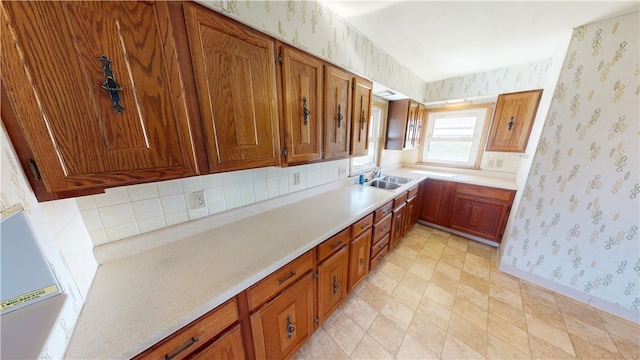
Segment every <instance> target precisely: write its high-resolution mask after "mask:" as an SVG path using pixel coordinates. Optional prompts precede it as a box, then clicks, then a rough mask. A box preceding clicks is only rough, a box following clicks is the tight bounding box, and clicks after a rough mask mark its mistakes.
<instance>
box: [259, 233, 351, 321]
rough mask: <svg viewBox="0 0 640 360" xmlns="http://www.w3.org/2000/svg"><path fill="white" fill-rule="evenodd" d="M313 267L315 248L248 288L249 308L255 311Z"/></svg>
mask: <svg viewBox="0 0 640 360" xmlns="http://www.w3.org/2000/svg"><path fill="white" fill-rule="evenodd" d="M347 243H348V241H347ZM312 268H313V250H311V251H309V252H307V253H306V254H304V255H302V256H300V257H298V258H297V259H295V260H293V261H292V262H290V263H288V264H287V265H285V266H283V267H281V268H280V269H279V270H277V271H276V272H274V273H273V274H271V275H269V276H267V277H266V278H264V279H262V280H261V281H260V282H259V283H257V284H255V285H253V286H252V287H250V288H249V289H248V290H247V299H248V301H249V308H250V309H251V310H252V311H253V310H255V309H256V308H257V307H258V306H260V305H262V304H263V303H264V302H266V301H267V300H269V299H271V298H272V297H274V296H275V295H276V294H278V293H280V292H281V291H282V290H284V289H285V288H286V287H287V286H289V284H292V283H294V282H295V281H296V280H297V279H298V278H300V277H301V276H303V275H304V274H306V273H307V271H309V270H311V269H312Z"/></svg>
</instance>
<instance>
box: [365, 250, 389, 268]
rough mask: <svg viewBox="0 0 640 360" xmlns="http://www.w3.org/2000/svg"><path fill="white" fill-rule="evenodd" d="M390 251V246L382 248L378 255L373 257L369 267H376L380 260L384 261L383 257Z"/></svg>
mask: <svg viewBox="0 0 640 360" xmlns="http://www.w3.org/2000/svg"><path fill="white" fill-rule="evenodd" d="M388 252H389V247H388V246H385V247H384V248H383V249H382V250H380V252H378V255H376V256H375V257H373V258H372V259H371V262H370V263H369V268H370V269H373V268H375V267H376V266H377V265H378V264H379V263H380V261H382V257H384V256H385V255H387V253H388Z"/></svg>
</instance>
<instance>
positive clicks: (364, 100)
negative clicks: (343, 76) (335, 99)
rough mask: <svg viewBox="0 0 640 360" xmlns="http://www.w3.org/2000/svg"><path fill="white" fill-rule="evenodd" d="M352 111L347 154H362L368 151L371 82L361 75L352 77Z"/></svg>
mask: <svg viewBox="0 0 640 360" xmlns="http://www.w3.org/2000/svg"><path fill="white" fill-rule="evenodd" d="M353 87H354V89H353V113H352V115H351V149H350V152H349V155H351V156H364V155H367V153H368V151H369V119H370V117H371V96H372V93H373V83H372V82H371V81H369V80H366V79H363V78H361V77H358V76H356V77H354V78H353Z"/></svg>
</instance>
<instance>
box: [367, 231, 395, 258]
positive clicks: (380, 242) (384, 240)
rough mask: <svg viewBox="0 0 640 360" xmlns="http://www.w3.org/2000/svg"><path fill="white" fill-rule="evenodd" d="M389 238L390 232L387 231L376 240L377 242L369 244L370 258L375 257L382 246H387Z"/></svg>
mask: <svg viewBox="0 0 640 360" xmlns="http://www.w3.org/2000/svg"><path fill="white" fill-rule="evenodd" d="M390 238H391V234H389V233H387V234H386V235H385V236H383V237H382V239H380V240H378V242H376V243H374V244H373V245H371V258H374V257H376V255H378V253H379V252H380V251H382V250H383V249H384V248H388V247H387V245H389V239H390Z"/></svg>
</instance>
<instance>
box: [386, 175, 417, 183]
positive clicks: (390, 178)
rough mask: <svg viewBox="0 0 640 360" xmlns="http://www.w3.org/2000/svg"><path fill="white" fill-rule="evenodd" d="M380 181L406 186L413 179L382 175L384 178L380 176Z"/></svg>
mask: <svg viewBox="0 0 640 360" xmlns="http://www.w3.org/2000/svg"><path fill="white" fill-rule="evenodd" d="M380 180H382V181H388V182H392V183H396V184H408V183H410V182H412V181H413V180H415V179H411V178H405V177H400V176H390V175H384V176H382V177H381V178H380Z"/></svg>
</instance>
